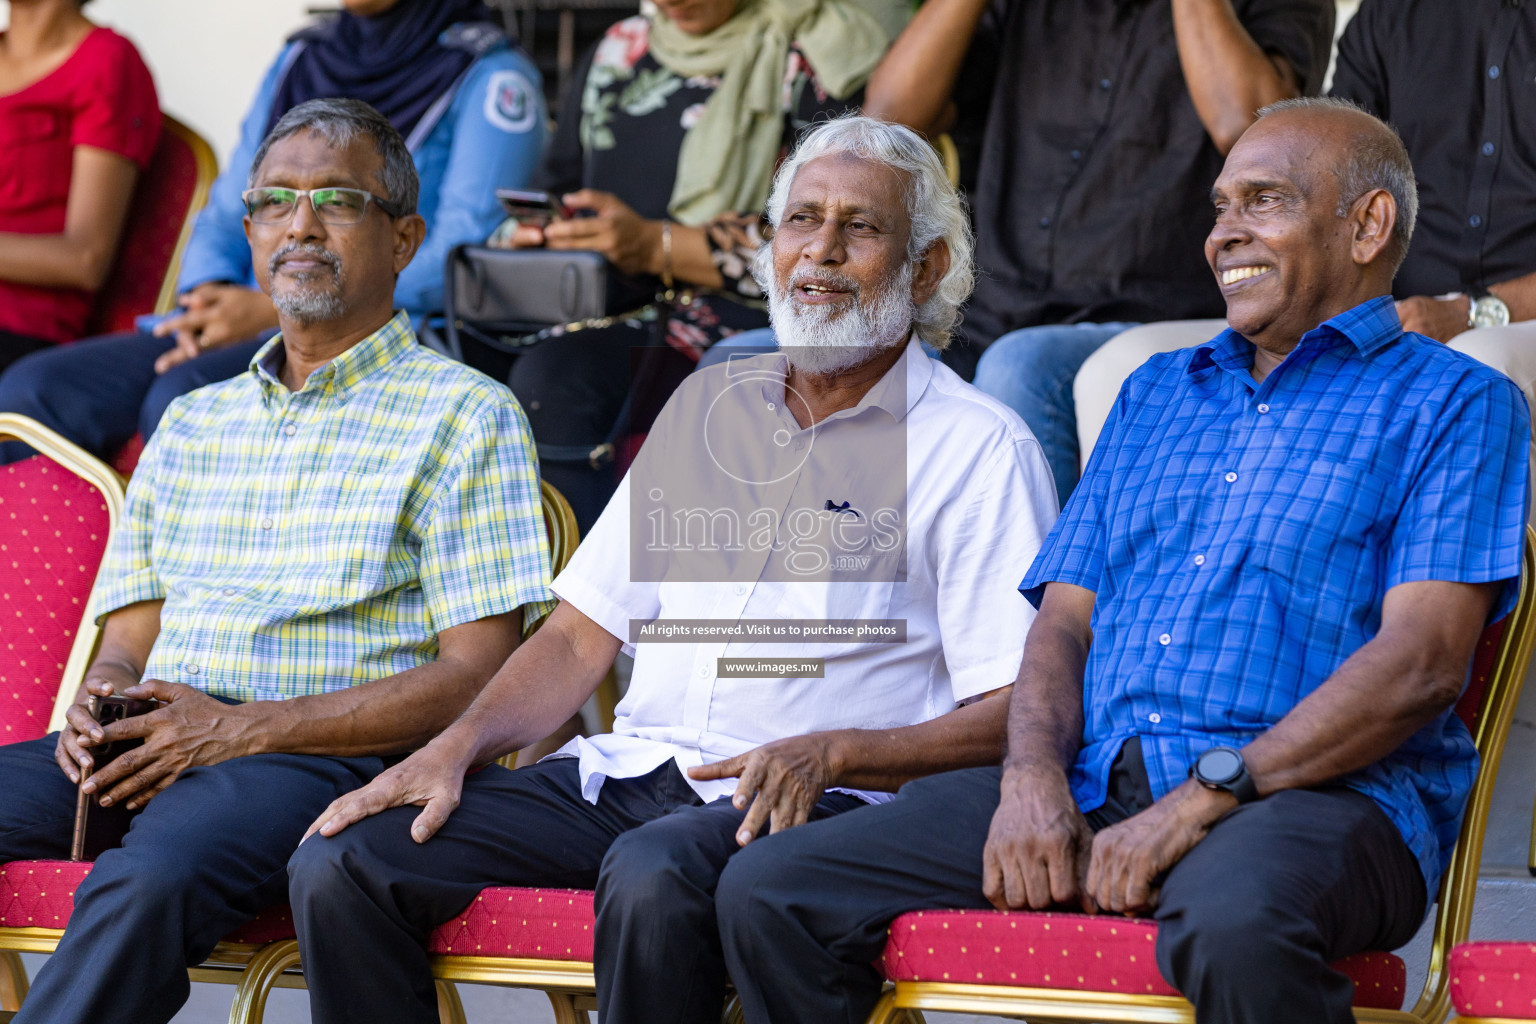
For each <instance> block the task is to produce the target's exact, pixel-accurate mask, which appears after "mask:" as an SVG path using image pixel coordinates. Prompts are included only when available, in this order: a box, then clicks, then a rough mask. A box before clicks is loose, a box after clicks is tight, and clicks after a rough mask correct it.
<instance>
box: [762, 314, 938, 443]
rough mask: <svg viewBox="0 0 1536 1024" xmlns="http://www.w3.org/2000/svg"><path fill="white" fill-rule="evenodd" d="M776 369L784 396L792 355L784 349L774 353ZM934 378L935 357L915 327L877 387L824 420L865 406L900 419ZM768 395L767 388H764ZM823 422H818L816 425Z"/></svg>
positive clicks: (842, 416)
mask: <svg viewBox="0 0 1536 1024" xmlns="http://www.w3.org/2000/svg"><path fill="white" fill-rule="evenodd" d="M774 369H775V371H776V372H777V373H778V374H779V378H780V379H779V381H778V383H777V385H775V386H774V390H775V391H776V392H777V396H778V398H777V399H776V400H781V399H782V397H783V394H784V382H785V381H787V380H788V379H789V358H788V357H787V356H786V355H784V353H783V352H782V351H781V352H778V353H777V354H776V355H775V363H774ZM932 379H933V360H932V359H930V358H929V357H928V353H927V352H926V351H924V350H923V346H922V343H921V342H919V341H918V337H917V332H916V331H913V332H912V333H911V334H910V335H908V336H907V343H906V346H905V349H904V350H903V351H902V353H901V358H900V359H898V360H896V363H895V365H893V366H892V367H891V368H890V369H889V370H887V371H885V375H884V376H882V377H881V378H880V379H879V380H877V381H875V385H874V387H872V388H870V389H869V390H868V391H866V392H865V393H864V397H863V398H861V399H859V401H858V404H857V405H855V406H853V407H852V408H849V409H840V410H839V411H837V412H835V413H833V414H832V415H831V416H828V417H827V418H826V419H825V420H822V421H821V423H826V422H828V421H830V420H835V419H850V418H852V417H854V416H857V415H859V414H860V413H861V412H863V411H864V410H865V409H871V408H874V409H884V410H885V411H886V412H888V413H890V415H891V419H893V420H895V421H897V422H898V423H899V422H901V421H902V420H903V419H905V418H906V416H907V413H909V412H911V411H912V406H914V405H916V404H917V400H918V398H919V397H921V396H922V393H923V391H924V390H926V389H927V387H928V382H929V381H930V380H932ZM765 397H767V395H766V389H765ZM820 425H821V424H820V423H818V424H817V426H820Z"/></svg>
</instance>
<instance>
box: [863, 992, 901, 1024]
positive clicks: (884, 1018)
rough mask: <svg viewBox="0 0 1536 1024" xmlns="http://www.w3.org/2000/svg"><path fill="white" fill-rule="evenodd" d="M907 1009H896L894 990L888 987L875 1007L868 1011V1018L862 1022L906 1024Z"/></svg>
mask: <svg viewBox="0 0 1536 1024" xmlns="http://www.w3.org/2000/svg"><path fill="white" fill-rule="evenodd" d="M907 1020H908V1017H907V1011H905V1010H898V1009H896V990H895V989H893V988H888V989H886V990H885V994H884V995H882V996H881V997H880V1001H879V1002H878V1003H876V1004H875V1008H874V1009H873V1010H871V1011H869V1019H868V1020H866V1021H865V1022H864V1024H906V1022H907Z"/></svg>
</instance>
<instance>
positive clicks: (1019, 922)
mask: <svg viewBox="0 0 1536 1024" xmlns="http://www.w3.org/2000/svg"><path fill="white" fill-rule="evenodd" d="M1156 940H1157V925H1156V924H1155V923H1153V922H1151V921H1145V920H1135V919H1131V918H1124V917H1107V916H1106V917H1090V916H1088V915H1086V914H1043V913H1042V914H1032V913H1008V914H1005V913H1001V912H999V911H996V910H925V911H918V912H915V913H911V914H903V915H902V916H901V917H898V918H897V919H896V920H895V921H893V922H892V923H891V937H890V940H889V942H887V943H886V947H885V955H884V957H883V958H882V961H881V965H882V967H883V968H884V971H885V976H886V977H887V978H889V979H890V980H891V981H936V982H945V981H948V982H955V983H964V984H970V985H1010V986H1021V987H1025V988H1054V989H1076V990H1079V991H1086V992H1123V993H1125V994H1127V995H1160V996H1175V995H1178V993H1177V992H1176V991H1174V990H1173V988H1171V987H1170V986H1169V985H1168V983H1167V982H1166V981H1164V980H1163V976H1162V975H1161V974H1159V973H1158V970H1157V957H1156V955H1155V954H1154V953H1153V945H1154V944H1155V942H1156ZM1334 966H1335V967H1337V968H1338V969H1339V970H1341V971H1343V972H1344V973H1345V974H1347V975H1349V977H1350V978H1351V979H1353V980H1354V983H1355V1005H1356V1006H1361V1007H1371V1008H1373V1009H1388V1010H1396V1009H1399V1008H1401V1007H1402V1005H1403V994H1404V991H1405V986H1406V984H1407V980H1408V971H1407V968H1406V967H1405V966H1404V964H1403V961H1402V960H1400V959H1398V958H1397V957H1395V956H1393V955H1392V954H1390V953H1368V954H1361V955H1359V956H1352V957H1347V958H1345V959H1344V960H1341V961H1340V962H1339V963H1337V964H1335V965H1334Z"/></svg>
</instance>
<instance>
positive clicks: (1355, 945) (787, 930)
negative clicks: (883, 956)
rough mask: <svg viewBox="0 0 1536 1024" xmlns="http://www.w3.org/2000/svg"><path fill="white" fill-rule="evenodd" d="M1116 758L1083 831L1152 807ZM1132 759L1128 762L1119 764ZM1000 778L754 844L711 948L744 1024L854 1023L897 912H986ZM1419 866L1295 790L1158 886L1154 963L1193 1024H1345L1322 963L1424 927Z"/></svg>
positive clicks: (727, 879)
mask: <svg viewBox="0 0 1536 1024" xmlns="http://www.w3.org/2000/svg"><path fill="white" fill-rule="evenodd" d="M1130 754H1131V756H1130V757H1125V756H1122V758H1121V759H1120V761H1119V762H1117V765H1116V771H1115V773H1114V775H1113V776H1112V779H1111V782H1112V787H1111V799H1110V801H1109V802H1108V803H1107V804H1106V806H1105V807H1104V808H1103V809H1101V810H1099V811H1096V812H1095V813H1094V814H1092V815H1090V816H1089V824H1090V825H1092V826H1093V827H1094V828H1095V829H1100V828H1104V827H1106V826H1108V825H1109V824H1111V823H1112V822H1113V821H1118V820H1122V819H1124V818H1125V817H1127V816H1129V814H1131V813H1134V812H1135V811H1136V810H1139V809H1140V808H1141V807H1144V806H1146V805H1147V803H1148V802H1150V801H1149V799H1148V797H1147V795H1146V793H1147V790H1146V783H1145V773H1144V771H1142V773H1141V776H1140V778H1139V779H1138V778H1137V777H1136V772H1137V771H1138V770H1140V763H1139V762H1140V748H1139V746H1136V747H1135V748H1134V749H1133V750H1131V751H1130ZM1127 762H1129V763H1127ZM1001 777H1002V773H1001V769H998V768H976V769H969V770H966V771H959V772H950V773H947V774H943V775H937V776H933V777H930V778H927V779H919V780H917V781H915V782H912V783H909V784H908V785H906V786H905V787H903V788H902V790H901V792H900V793H898V794H897V796H896V799H895V800H893V801H891V802H890V803H888V804H883V805H879V806H874V807H865V808H860V809H858V810H855V811H853V812H852V813H850V814H845V815H841V816H839V817H837V818H834V819H832V820H830V821H824V822H819V823H816V824H812V825H807V826H805V827H803V828H796V829H791V830H789V831H787V832H781V833H779V834H778V835H775V836H772V837H770V838H768V839H767V840H764V841H761V842H758V843H753V844H752V845H751V846H749V847H748V848H747V849H745V850H743V851H742V853H741V854H740V855H738V856H737V857H735V858H734V859H733V860H732V861H731V863H730V865H729V866H728V867H727V868H726V870H725V873H724V874H723V876H722V877H721V879H720V885H719V889H718V891H717V895H716V900H717V903H718V905H719V907H720V910H721V912H720V937H721V941H722V946H723V949H724V953H725V959H726V964H727V966H728V968H729V971H730V975H731V978H732V979H733V980H734V982H735V984H736V990H737V992H738V994H739V995H740V997H741V1001H742V1006H743V1009H744V1010H745V1012H746V1019H747V1020H748V1022H750V1024H768V1022H773V1024H780V1022H784V1021H817V1022H826V1024H833V1022H846V1024H860V1022H862V1021H863V1020H864V1019H865V1018H866V1017H867V1015H868V1014H869V1011H870V1010H871V1009H873V1007H874V1004H875V1002H876V999H877V998H878V996H879V993H880V987H881V981H880V978H879V976H878V975H877V974H876V972H875V970H874V968H873V967H871V966H870V964H871V963H872V962H873V961H874V960H875V959H876V958H877V957H878V956H879V955H880V952H881V950H882V949H883V947H884V945H885V937H886V929H887V927H888V926H889V924H890V922H891V920H892V919H893V918H895V917H896V916H897V915H899V914H902V913H905V912H907V911H910V910H924V909H932V908H942V907H956V908H978V909H982V908H986V907H987V906H988V904H987V902H986V900H985V899H984V898H983V897H982V895H981V885H982V879H981V867H982V850H983V848H984V846H985V844H986V838H987V829H988V826H989V824H990V822H991V820H992V814H993V812H994V811H995V810H996V809H997V804H998V791H999V783H1000V780H1001ZM1424 910H1425V893H1424V882H1423V876H1422V875H1421V874H1420V872H1419V868H1418V862H1417V861H1416V860H1415V858H1414V857H1413V855H1412V854H1411V853H1410V851H1409V850H1408V847H1407V844H1406V843H1404V842H1403V839H1402V837H1401V836H1400V834H1399V833H1398V831H1397V829H1396V828H1395V827H1394V826H1393V825H1392V823H1391V822H1390V821H1389V820H1388V819H1387V817H1386V815H1385V814H1384V813H1382V811H1381V810H1380V809H1379V808H1378V807H1377V806H1376V804H1375V803H1374V802H1373V801H1371V800H1370V799H1369V798H1368V797H1365V796H1362V795H1361V794H1358V793H1355V792H1353V791H1350V790H1347V789H1342V788H1330V789H1321V790H1292V791H1288V792H1284V793H1277V794H1275V795H1273V796H1270V797H1268V798H1266V799H1263V800H1259V801H1256V802H1254V803H1251V804H1246V805H1244V806H1242V807H1239V808H1238V809H1236V810H1235V811H1233V812H1232V813H1230V814H1228V815H1227V816H1226V817H1225V818H1223V819H1222V820H1221V821H1220V822H1219V823H1218V824H1217V825H1216V826H1215V827H1214V828H1213V829H1212V830H1211V832H1210V834H1209V835H1208V836H1207V837H1206V839H1205V840H1204V841H1203V842H1201V843H1200V844H1199V845H1198V846H1196V847H1195V848H1194V849H1193V850H1192V851H1190V853H1189V854H1188V855H1187V856H1186V857H1185V858H1184V859H1183V860H1182V861H1180V862H1179V863H1178V865H1176V866H1175V867H1174V868H1173V870H1172V871H1170V872H1169V874H1168V877H1167V879H1166V881H1165V882H1164V884H1163V889H1162V897H1161V902H1160V904H1159V906H1158V908H1157V912H1156V914H1155V917H1156V919H1157V921H1158V926H1159V927H1158V938H1157V963H1158V968H1159V970H1160V971H1161V972H1162V974H1163V977H1164V978H1166V979H1167V980H1168V981H1169V983H1170V984H1172V985H1173V986H1174V987H1175V988H1177V989H1178V990H1179V991H1180V992H1183V993H1184V994H1185V995H1186V996H1187V997H1188V998H1189V999H1190V1000H1191V1001H1192V1002H1193V1003H1194V1004H1195V1016H1196V1020H1197V1021H1199V1022H1200V1024H1258V1022H1273V1024H1295V1022H1297V1021H1306V1022H1308V1024H1323V1022H1327V1024H1347V1022H1349V1021H1351V1020H1352V1019H1353V1018H1352V1017H1351V1015H1350V1011H1349V1005H1350V997H1351V991H1352V986H1351V983H1350V981H1349V979H1348V978H1346V977H1344V976H1343V975H1342V974H1340V973H1338V972H1337V971H1334V970H1333V969H1332V968H1331V967H1329V963H1330V962H1331V961H1333V960H1336V959H1338V958H1340V957H1343V956H1346V955H1348V954H1350V953H1355V952H1361V951H1365V950H1372V949H1394V948H1396V947H1398V946H1401V945H1402V944H1404V943H1405V942H1407V941H1408V940H1409V939H1411V938H1412V937H1413V934H1414V932H1415V930H1416V929H1417V928H1418V926H1419V924H1420V922H1421V921H1422V919H1423V916H1424Z"/></svg>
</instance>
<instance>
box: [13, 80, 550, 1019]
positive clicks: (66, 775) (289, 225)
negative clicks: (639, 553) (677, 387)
mask: <svg viewBox="0 0 1536 1024" xmlns="http://www.w3.org/2000/svg"><path fill="white" fill-rule="evenodd" d="M250 184H251V186H252V187H251V188H250V190H249V191H247V192H246V193H245V202H246V208H247V211H248V216H247V218H246V222H245V223H246V232H247V235H248V237H249V238H250V242H251V249H252V253H253V256H254V260H255V265H256V266H257V267H258V268H262V269H263V270H264V272H265V273H264V274H263V281H262V284H263V286H264V287H265V288H266V290H267V291H268V292H269V293H270V294H271V296H272V299H273V302H274V303H275V305H276V306H277V309H278V312H279V317H280V319H281V325H282V333H281V335H279V336H278V337H276V338H274V339H273V340H272V341H271V343H270V344H268V345H267V346H265V347H264V348H263V349H262V350H261V351H260V352H259V353H257V355H256V357H255V358H254V359H253V360H252V362H251V366H250V370H249V372H247V373H244V374H242V375H240V376H239V377H236V378H234V379H232V380H229V381H226V382H223V383H220V384H215V385H213V386H211V387H208V388H204V389H202V390H201V391H197V392H194V393H192V394H191V395H188V396H186V397H183V398H181V399H179V400H178V401H177V402H176V403H175V404H174V405H172V406H171V408H170V410H169V411H168V413H167V414H166V418H165V420H164V422H163V423H162V424H161V428H160V430H159V431H158V432H157V433H156V434H155V436H154V438H153V439H152V440H151V442H150V444H149V446H148V448H147V450H146V451H145V453H144V458H143V461H142V462H141V463H140V464H139V468H138V472H137V473H136V474H135V475H134V478H133V481H132V483H131V485H130V486H129V490H128V505H127V511H126V513H125V515H124V521H123V523H122V524H121V527H120V529H119V531H118V533H117V535H116V536H115V537H114V539H113V543H112V546H111V549H110V551H109V552H108V556H107V560H106V562H105V564H104V565H103V567H102V571H101V575H100V578H99V579H98V581H97V589H96V593H95V595H94V596H93V598H92V604H93V608H92V613H93V614H95V615H96V616H97V617H98V618H99V619H103V620H104V633H103V641H102V646H101V653H100V655H99V656H98V657H97V659H96V661H95V663H94V664H93V665H92V666H91V668H90V670H89V672H88V673H87V676H86V680H85V686H84V688H83V690H82V692H81V695H80V700H81V702H82V703H80V704H76V705H75V706H74V707H72V708H71V709H70V711H69V716H68V725H67V726H66V728H65V729H64V730H63V732H62V733H61V734H58V735H56V736H52V737H47V738H45V739H43V740H39V741H36V742H34V743H20V744H14V745H12V746H7V747H3V748H0V779H3V780H4V786H5V789H4V793H3V794H0V861H4V860H15V859H32V858H49V857H62V856H65V855H67V853H68V851H69V848H70V837H71V826H72V823H73V820H74V807H75V787H76V783H77V782H79V781H80V780H81V777H82V776H85V777H86V778H85V780H84V790H85V792H86V793H89V794H92V795H93V796H94V797H95V798H96V799H97V800H98V801H99V805H100V806H99V807H96V808H92V814H91V817H92V823H93V827H92V829H91V831H90V833H89V838H90V844H89V848H88V850H89V852H96V851H100V852H99V856H98V857H97V859H96V863H95V866H94V868H93V869H92V871H91V874H90V876H89V877H88V878H87V879H86V881H85V882H84V884H82V885H81V887H80V889H79V891H78V892H77V893H76V896H75V909H74V914H73V917H72V918H71V920H70V924H69V928H68V929H67V931H66V932H65V935H64V938H63V940H62V941H61V942H60V944H59V947H58V952H57V953H56V954H55V955H54V957H53V958H52V960H51V961H50V962H49V963H48V964H47V965H46V966H45V967H44V968H43V970H42V971H41V972H40V973H39V974H38V977H37V979H36V981H35V982H34V984H33V987H32V991H31V994H30V995H29V996H28V998H27V1000H26V1004H25V1006H24V1007H23V1008H22V1010H21V1013H20V1015H19V1017H18V1018H17V1019H18V1020H20V1021H31V1020H38V1021H42V1020H47V1021H50V1022H56V1024H65V1022H71V1024H85V1022H90V1024H103V1022H111V1021H121V1022H124V1024H145V1022H150V1021H165V1020H169V1019H170V1018H171V1017H172V1016H173V1015H174V1014H175V1012H176V1010H177V1008H178V1007H179V1006H180V1005H181V1004H182V1003H183V1002H184V1001H185V1000H186V996H187V991H188V982H187V972H186V967H187V966H188V965H189V964H196V963H199V962H201V961H202V960H203V959H204V958H205V957H206V956H207V954H208V953H209V952H210V951H211V950H212V949H213V946H214V944H215V943H217V942H218V941H219V940H220V939H221V938H222V937H224V936H225V935H226V934H228V933H229V932H230V931H231V930H233V929H234V928H235V927H236V926H238V925H240V924H241V923H242V922H244V921H246V920H248V919H249V918H250V917H252V916H253V915H254V914H255V913H256V912H257V911H259V910H261V909H262V908H263V907H265V906H269V905H272V904H280V903H283V902H285V901H286V898H287V890H288V878H287V873H286V871H285V867H286V864H287V861H288V857H289V855H290V854H291V853H292V852H293V850H294V848H295V847H296V846H297V845H298V842H299V839H300V837H302V836H303V834H304V828H305V826H306V825H308V824H309V822H310V821H312V820H313V819H314V817H315V815H316V814H318V813H319V812H320V811H321V810H322V809H323V808H325V807H326V805H328V804H329V803H330V802H331V801H332V800H334V799H335V798H336V797H337V796H339V795H341V794H343V793H345V792H347V791H349V790H351V789H354V788H356V787H357V786H359V785H362V784H364V783H366V782H368V781H369V780H370V779H372V778H373V777H374V776H375V775H376V774H378V773H379V772H380V771H382V770H383V768H384V766H385V765H386V764H389V763H392V760H394V759H397V758H395V757H394V755H400V754H403V753H405V752H407V751H410V750H412V749H414V748H416V747H418V746H420V745H421V744H423V743H425V742H426V741H427V740H428V739H430V738H431V737H432V736H433V735H434V734H436V733H437V732H438V731H439V730H440V729H442V728H443V726H445V725H447V724H448V723H449V722H451V721H452V720H453V719H454V717H455V716H457V715H458V713H459V712H460V711H462V710H463V709H464V708H465V706H467V705H468V703H469V701H470V700H471V699H472V698H473V697H474V696H475V694H476V693H478V692H479V690H480V689H481V687H483V686H484V685H485V683H486V682H487V680H489V679H490V677H491V675H492V673H493V672H494V671H495V669H496V668H497V667H498V666H499V665H500V664H501V663H502V662H503V661H505V660H506V658H507V657H508V655H509V654H510V653H511V652H512V650H513V649H514V648H515V647H516V646H517V643H518V639H519V637H520V636H521V634H522V632H523V630H524V629H525V628H526V627H527V626H528V625H529V624H530V623H532V622H534V621H536V619H537V617H538V616H539V615H540V614H542V613H543V612H544V611H545V610H547V608H548V607H551V606H552V603H551V602H549V594H548V591H547V589H546V587H547V584H548V580H549V554H548V550H547V546H546V542H545V539H544V527H543V519H542V516H541V511H540V503H539V487H538V475H537V470H536V469H535V465H534V461H533V454H532V452H533V446H532V439H531V437H530V435H529V431H528V424H527V422H526V420H525V419H524V416H523V413H522V410H521V409H520V408H519V407H518V405H517V402H516V401H515V400H514V399H513V397H512V394H511V393H510V392H509V391H507V390H506V389H505V388H503V387H501V386H500V385H498V384H495V383H493V382H492V381H490V380H489V379H488V378H486V377H484V376H481V375H480V374H478V373H476V372H474V371H472V370H469V369H467V368H465V367H463V366H461V365H459V364H457V363H454V362H452V361H450V360H448V359H445V358H442V357H440V356H438V355H436V354H434V353H432V352H429V351H426V350H424V349H421V348H419V347H418V346H417V344H416V339H415V337H414V336H413V334H412V333H411V328H410V322H409V320H408V319H407V318H406V316H405V314H404V313H396V312H394V310H393V309H392V305H391V297H392V294H393V291H394V284H395V277H396V276H397V275H398V274H399V273H400V271H401V270H402V269H404V267H405V266H406V265H407V264H408V263H409V262H410V261H411V258H412V256H413V255H415V253H416V249H417V247H418V246H419V245H420V244H421V241H422V238H423V235H424V233H425V225H424V223H423V221H422V218H421V217H420V216H418V215H417V214H416V212H415V211H416V194H417V181H416V172H415V169H414V167H413V165H412V163H411V157H410V154H409V152H408V151H407V150H406V148H405V144H404V142H403V141H402V140H401V138H400V136H399V135H398V134H397V133H396V132H395V130H394V128H392V127H391V126H390V124H389V122H388V121H386V120H384V119H383V118H382V117H380V116H379V115H378V114H377V113H376V112H375V111H374V110H373V109H372V108H370V107H368V106H367V105H366V104H362V103H358V102H356V101H349V100H318V101H314V102H312V103H306V104H303V105H301V106H299V107H296V108H294V110H292V111H290V112H289V113H288V114H287V115H285V116H284V117H283V118H282V120H281V121H279V122H278V123H277V124H276V125H275V126H274V128H273V130H272V132H271V133H270V134H269V135H268V137H267V140H266V141H265V142H264V143H263V145H262V147H261V149H260V150H259V151H258V153H257V155H256V159H255V163H254V166H253V168H252V171H251V177H250ZM113 694H118V695H125V696H128V697H133V698H144V699H149V700H154V701H158V702H160V703H159V706H158V707H157V708H156V709H155V710H153V711H150V712H149V713H148V714H145V715H142V716H140V717H135V718H129V719H127V720H125V721H122V722H119V723H115V724H109V725H107V726H105V727H102V726H99V725H98V724H97V723H96V722H95V721H94V720H93V719H92V718H91V716H90V715H89V714H88V713H87V711H86V709H85V707H84V706H83V702H84V701H85V699H86V697H87V696H88V695H95V696H98V697H104V696H109V695H113ZM129 739H133V740H142V745H141V746H138V747H137V748H135V749H130V750H128V751H127V752H125V753H123V754H121V755H120V756H118V757H117V758H116V759H115V760H113V761H111V762H110V763H108V764H106V765H105V766H102V765H97V764H95V763H94V760H93V759H94V757H95V752H96V751H98V750H99V749H100V748H101V747H102V745H103V744H106V743H111V742H113V741H118V740H129ZM93 769H95V770H94V772H93Z"/></svg>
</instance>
